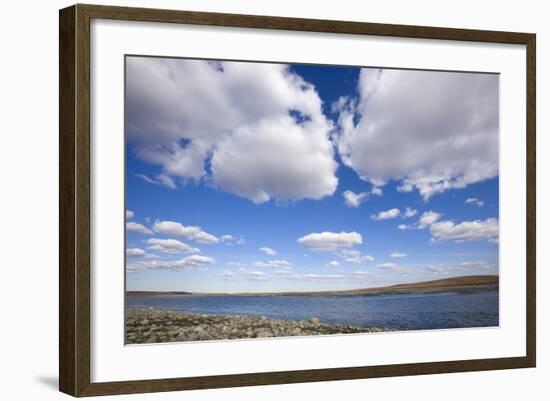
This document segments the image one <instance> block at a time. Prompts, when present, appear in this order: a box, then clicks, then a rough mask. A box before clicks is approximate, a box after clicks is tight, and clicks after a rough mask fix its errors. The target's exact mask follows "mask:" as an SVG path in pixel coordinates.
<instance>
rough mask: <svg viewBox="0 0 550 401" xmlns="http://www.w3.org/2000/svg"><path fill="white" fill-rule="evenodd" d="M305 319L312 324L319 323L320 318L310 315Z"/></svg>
mask: <svg viewBox="0 0 550 401" xmlns="http://www.w3.org/2000/svg"><path fill="white" fill-rule="evenodd" d="M307 321H308V322H309V323H311V324H314V325H319V324H321V319H319V318H318V317H310V318H309V319H308V320H307Z"/></svg>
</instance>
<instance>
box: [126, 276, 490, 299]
mask: <svg viewBox="0 0 550 401" xmlns="http://www.w3.org/2000/svg"><path fill="white" fill-rule="evenodd" d="M498 283H499V278H498V276H489V275H487V276H460V277H450V278H445V279H440V280H432V281H421V282H418V283H407V284H396V285H391V286H387V287H373V288H357V289H353V290H338V291H286V292H262V293H191V292H183V291H168V292H162V291H127V292H126V294H127V295H128V296H155V295H192V294H196V295H198V294H202V295H239V296H246V295H254V296H273V295H278V296H338V295H375V294H392V293H398V294H404V293H422V292H435V291H444V290H450V289H454V290H461V289H472V288H476V287H484V286H498Z"/></svg>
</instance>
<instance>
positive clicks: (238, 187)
mask: <svg viewBox="0 0 550 401" xmlns="http://www.w3.org/2000/svg"><path fill="white" fill-rule="evenodd" d="M126 66H127V71H126V72H127V75H126V79H127V85H126V87H127V94H126V100H127V120H128V123H127V130H126V133H127V137H128V140H129V142H130V143H131V144H132V151H134V152H135V153H136V156H137V157H138V158H140V159H141V160H144V161H146V162H149V163H153V164H156V165H158V166H159V167H160V169H161V174H163V175H165V176H167V177H170V178H171V179H172V180H174V179H176V180H177V181H178V182H180V183H182V184H185V183H186V182H187V181H189V180H195V181H200V180H205V181H208V182H211V183H212V184H213V185H214V186H215V187H217V188H220V189H222V190H224V191H227V192H230V193H233V194H236V195H238V196H241V197H245V198H248V199H250V200H252V201H253V202H255V203H263V202H267V201H268V200H270V199H271V198H275V199H281V200H299V199H305V198H307V199H320V198H323V197H325V196H328V195H331V194H333V193H334V191H335V190H336V187H337V184H338V179H337V177H336V174H335V172H336V168H337V163H336V161H335V160H334V149H333V146H332V143H331V141H330V138H329V136H330V133H331V130H332V128H333V127H332V123H331V122H330V121H329V120H327V118H326V117H325V116H324V115H323V112H322V102H321V99H320V98H319V96H318V94H317V92H316V91H315V88H314V87H313V86H312V85H311V84H308V83H307V82H305V81H304V80H303V79H302V78H301V77H300V76H298V75H296V74H294V73H293V72H292V71H291V70H290V69H289V67H288V66H285V65H281V64H259V63H246V62H208V61H201V60H183V59H160V58H145V57H129V58H127V61H126ZM207 163H208V164H209V165H210V172H208V171H207V169H206V168H205V165H206V164H207Z"/></svg>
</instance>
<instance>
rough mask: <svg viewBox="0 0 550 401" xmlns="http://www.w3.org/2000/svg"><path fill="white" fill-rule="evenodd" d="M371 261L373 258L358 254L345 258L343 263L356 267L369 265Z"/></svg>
mask: <svg viewBox="0 0 550 401" xmlns="http://www.w3.org/2000/svg"><path fill="white" fill-rule="evenodd" d="M373 260H374V257H372V256H370V255H361V254H359V255H353V256H348V257H347V258H345V259H344V262H346V263H353V264H356V265H358V264H364V263H369V262H372V261H373Z"/></svg>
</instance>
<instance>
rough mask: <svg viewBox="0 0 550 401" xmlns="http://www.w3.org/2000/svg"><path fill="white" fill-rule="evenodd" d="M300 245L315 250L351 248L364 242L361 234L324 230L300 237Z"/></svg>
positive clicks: (326, 250)
mask: <svg viewBox="0 0 550 401" xmlns="http://www.w3.org/2000/svg"><path fill="white" fill-rule="evenodd" d="M298 243H299V244H300V245H303V246H305V247H306V248H309V249H311V250H313V251H321V252H328V251H335V250H337V249H341V248H351V247H353V246H354V245H359V244H362V243H363V238H362V237H361V234H359V233H357V232H355V231H352V232H344V231H342V232H339V233H334V232H330V231H324V232H321V233H311V234H308V235H305V236H303V237H301V238H299V239H298Z"/></svg>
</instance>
